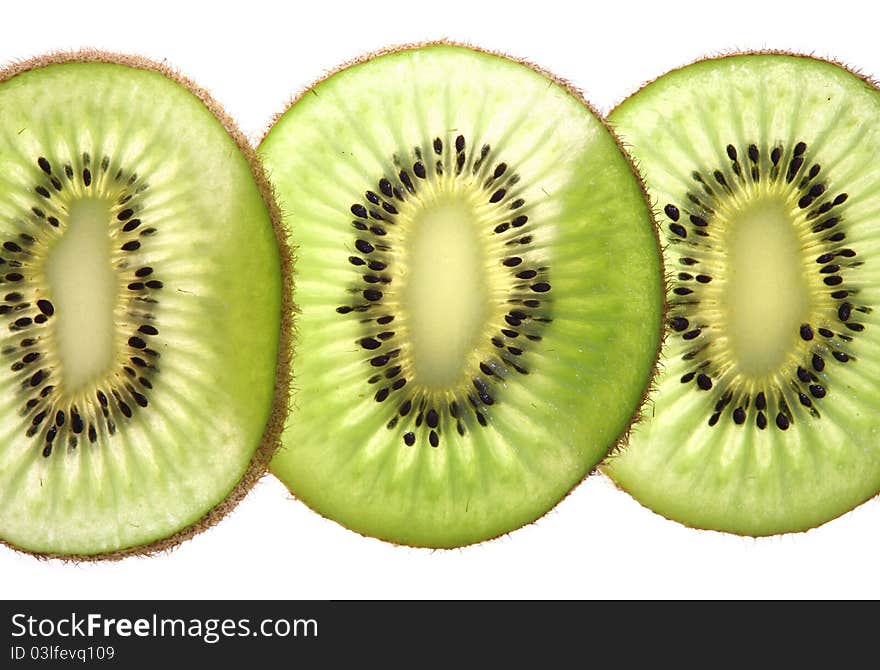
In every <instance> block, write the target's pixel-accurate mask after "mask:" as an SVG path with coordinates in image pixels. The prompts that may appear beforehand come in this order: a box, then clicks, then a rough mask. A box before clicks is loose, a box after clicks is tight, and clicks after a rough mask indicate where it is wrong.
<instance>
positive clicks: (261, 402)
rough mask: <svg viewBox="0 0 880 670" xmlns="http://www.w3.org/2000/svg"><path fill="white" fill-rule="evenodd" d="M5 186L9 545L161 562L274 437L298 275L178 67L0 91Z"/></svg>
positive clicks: (3, 409) (2, 321) (246, 166)
mask: <svg viewBox="0 0 880 670" xmlns="http://www.w3.org/2000/svg"><path fill="white" fill-rule="evenodd" d="M0 175H2V177H0V245H2V251H0V433H2V436H0V539H2V541H4V542H5V543H7V544H9V545H12V546H13V547H16V548H18V549H22V550H25V551H29V552H33V553H39V554H50V555H60V556H75V557H94V556H102V557H110V558H118V557H120V556H124V555H126V554H128V553H134V552H137V553H143V552H149V551H153V550H157V549H164V548H167V547H170V546H172V545H174V544H175V543H177V542H179V541H181V540H183V539H185V538H187V537H189V536H190V535H192V534H193V533H195V532H196V531H198V530H201V529H202V528H205V527H207V526H208V525H210V524H212V523H213V522H215V521H216V520H217V519H219V518H220V517H221V516H222V515H223V514H224V513H225V512H226V511H227V510H228V509H230V508H231V506H232V505H233V504H234V503H235V502H237V501H238V500H239V499H240V498H241V497H242V496H243V495H244V493H245V492H246V491H247V489H248V488H249V487H250V486H251V485H252V484H253V483H254V481H255V479H256V478H257V477H258V476H259V474H260V473H261V472H263V471H264V470H265V466H266V464H267V463H268V460H269V458H270V456H271V453H272V452H273V450H274V446H275V445H276V444H277V436H278V434H279V432H280V426H281V425H282V423H283V419H282V414H283V410H284V409H285V406H286V375H285V372H286V360H287V353H286V352H287V349H288V346H287V342H286V338H287V333H289V328H288V327H287V326H286V322H287V319H286V317H285V318H284V319H282V314H283V313H285V312H289V311H290V306H289V304H288V305H286V306H285V307H286V309H284V310H283V309H282V303H283V302H284V301H285V300H286V298H285V294H284V292H283V290H282V286H283V277H289V271H288V268H287V258H286V255H285V252H284V251H283V249H284V247H283V245H282V246H281V247H280V249H281V250H279V244H278V241H277V238H276V234H275V226H274V222H275V220H276V219H277V217H276V216H275V206H274V205H273V204H272V200H271V197H270V194H269V193H270V192H269V190H268V187H267V184H266V182H265V180H264V178H263V176H262V173H261V172H260V169H259V168H258V165H257V162H256V161H255V155H254V153H253V151H252V150H251V149H249V148H248V146H247V143H246V141H245V140H244V138H243V137H242V135H241V134H240V133H239V132H238V131H237V130H236V129H235V127H234V126H233V124H232V122H231V121H230V119H229V118H228V117H227V116H226V115H225V114H224V113H223V112H222V111H221V110H220V108H219V107H218V105H217V104H216V103H215V102H214V101H213V100H212V99H211V98H210V97H208V95H207V94H206V93H205V92H204V91H203V90H201V89H199V88H197V87H196V86H194V85H193V84H192V83H191V82H189V81H187V80H185V79H183V78H182V77H180V76H178V75H176V74H175V73H174V72H171V71H170V70H169V69H168V68H166V67H164V66H162V65H158V64H155V63H151V62H148V61H146V60H143V59H140V58H133V57H127V56H120V55H117V54H110V53H101V52H78V53H62V54H55V55H52V56H48V57H42V58H37V59H35V60H31V61H27V62H24V63H20V64H16V65H14V66H13V67H11V68H9V69H7V70H4V71H3V72H2V73H0ZM279 333H281V335H280V337H281V339H282V342H281V344H279ZM276 379H277V380H279V384H278V387H279V396H278V398H277V399H274V391H275V387H276Z"/></svg>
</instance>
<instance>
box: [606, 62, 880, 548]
mask: <svg viewBox="0 0 880 670" xmlns="http://www.w3.org/2000/svg"><path fill="white" fill-rule="evenodd" d="M610 119H611V121H612V123H613V124H614V125H616V127H617V128H618V129H619V131H620V132H621V134H622V135H623V136H624V137H625V139H626V141H627V142H629V143H630V144H631V146H632V151H633V153H634V155H635V156H636V158H637V159H638V160H639V162H640V164H641V165H642V167H643V168H644V171H645V174H646V175H647V179H648V186H649V190H650V192H651V195H652V196H653V197H654V198H656V200H657V202H658V204H659V206H660V207H661V208H662V210H663V212H662V216H661V226H662V229H663V232H664V236H665V238H666V240H667V242H668V246H667V248H666V262H667V267H668V268H669V270H670V271H671V273H672V284H671V294H670V296H669V313H668V326H669V337H668V339H667V342H666V346H665V349H664V356H663V358H664V366H663V372H662V374H661V376H660V378H659V381H658V386H659V390H658V393H657V395H656V397H655V399H654V403H653V408H652V416H651V419H650V421H648V422H647V423H644V424H640V425H639V427H638V429H637V430H636V431H634V434H633V437H632V440H631V442H630V445H629V447H628V449H627V450H626V451H625V452H624V453H623V454H621V455H619V456H618V457H616V458H615V459H614V460H612V461H611V463H610V464H609V466H608V468H607V472H608V473H609V474H610V475H611V477H612V478H613V479H614V480H615V481H616V482H617V483H618V484H619V485H620V486H621V487H623V488H624V489H625V490H627V491H629V492H630V493H631V494H632V495H633V496H634V497H635V498H636V499H637V500H639V501H640V502H642V503H643V504H645V505H647V506H648V507H650V508H651V509H654V510H655V511H657V512H659V513H661V514H663V515H664V516H667V517H669V518H672V519H675V520H678V521H681V522H682V523H685V524H687V525H690V526H695V527H700V528H711V529H718V530H725V531H731V532H735V533H740V534H747V535H766V534H772V533H780V532H788V531H799V530H805V529H808V528H811V527H813V526H816V525H818V524H821V523H823V522H824V521H827V520H829V519H831V518H833V517H836V516H838V515H840V514H842V513H844V512H846V511H847V510H850V509H852V508H853V507H854V506H856V505H857V504H859V503H860V502H862V501H864V500H866V499H867V498H869V497H871V496H873V495H874V494H875V493H876V492H877V491H878V490H880V449H878V446H877V434H878V431H880V412H878V409H880V347H878V338H880V328H878V325H880V324H878V321H877V312H876V307H877V303H878V299H880V270H878V267H880V266H878V263H877V262H876V260H874V254H876V253H878V252H880V226H878V223H880V174H878V172H877V169H876V157H877V155H878V152H880V93H878V91H877V90H876V89H875V88H874V87H873V86H872V85H871V84H870V83H869V82H867V81H865V80H864V79H862V78H860V77H858V76H856V75H854V74H852V73H851V72H849V71H847V70H846V69H844V68H842V67H840V66H837V65H835V64H832V63H828V62H825V61H820V60H816V59H813V58H807V57H799V56H792V55H783V54H745V55H737V56H731V57H727V58H720V59H714V60H707V61H703V62H699V63H696V64H694V65H691V66H688V67H686V68H683V69H681V70H677V71H674V72H672V73H670V74H668V75H665V76H663V77H661V78H660V79H658V80H657V81H655V82H654V83H652V84H649V85H648V86H647V87H645V88H644V89H643V90H642V91H640V92H639V93H637V94H635V95H634V96H632V97H631V98H630V99H628V100H627V101H625V102H624V103H623V104H622V105H621V106H620V107H619V108H618V109H616V110H615V111H614V112H613V113H612V114H611V116H610Z"/></svg>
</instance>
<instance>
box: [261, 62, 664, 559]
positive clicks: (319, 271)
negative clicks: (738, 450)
mask: <svg viewBox="0 0 880 670" xmlns="http://www.w3.org/2000/svg"><path fill="white" fill-rule="evenodd" d="M260 152H261V153H262V155H263V156H264V158H265V162H266V165H267V167H268V171H269V174H270V177H271V178H272V180H273V182H274V184H275V186H276V192H277V194H278V197H279V200H280V204H281V207H282V210H283V211H285V212H287V213H288V214H287V219H286V223H287V224H288V225H289V227H290V230H291V234H292V240H293V242H294V244H295V245H296V247H297V250H298V251H297V263H298V268H299V272H298V280H297V288H296V302H297V304H298V306H299V308H300V310H301V312H300V314H299V316H298V324H297V333H298V335H297V345H296V351H295V353H294V363H293V365H294V367H295V369H296V387H297V393H296V399H295V402H294V407H293V410H292V413H291V416H290V419H289V422H288V425H287V428H286V432H285V435H284V439H283V445H284V446H283V447H282V450H281V451H280V452H279V455H278V457H277V458H276V459H275V460H274V461H273V466H272V470H273V472H274V473H275V474H276V475H278V476H279V477H280V478H281V479H282V480H283V481H284V482H285V483H286V484H287V485H288V486H289V487H290V488H291V490H292V491H293V492H294V494H295V495H296V496H297V497H299V498H300V499H302V500H304V501H305V502H306V504H308V505H309V506H311V507H313V508H314V509H316V510H318V511H319V512H320V513H321V514H324V515H325V516H328V517H330V518H332V519H335V520H337V521H338V522H340V523H342V524H343V525H345V526H347V527H349V528H352V529H354V530H357V531H359V532H361V533H364V534H368V535H373V536H376V537H379V538H382V539H385V540H389V541H393V542H397V543H403V544H409V545H423V546H434V547H449V546H458V545H464V544H468V543H473V542H478V541H480V540H484V539H487V538H491V537H494V536H497V535H499V534H502V533H505V532H508V531H510V530H513V529H515V528H517V527H519V526H521V525H522V524H524V523H527V522H530V521H533V520H534V519H536V518H538V517H540V516H541V515H543V514H544V513H545V512H546V511H547V510H548V509H550V508H551V507H552V506H553V505H555V504H556V503H557V502H558V501H559V500H560V499H561V498H562V497H563V496H564V495H565V494H566V493H567V492H568V491H569V490H570V489H571V488H572V487H573V486H574V485H575V484H577V483H578V482H579V481H580V480H581V479H582V478H583V477H584V476H585V475H586V474H587V473H589V472H590V471H591V470H592V469H593V467H594V466H595V464H596V463H597V462H598V461H599V460H600V459H601V458H602V457H603V456H604V455H605V454H606V452H607V451H608V449H609V448H610V447H611V446H612V445H613V444H614V443H615V442H616V440H617V439H618V438H619V436H620V435H621V433H623V432H624V431H625V430H626V429H627V427H628V426H629V422H630V419H631V417H632V416H633V414H634V412H635V410H636V408H637V407H638V405H639V404H640V402H641V400H642V398H643V395H644V393H645V389H646V386H647V384H648V380H649V378H650V376H651V373H652V370H653V365H654V361H655V357H656V350H657V346H658V340H659V334H660V330H661V327H660V320H661V316H660V314H661V305H662V288H661V284H662V272H661V268H660V254H659V250H658V243H657V238H656V233H655V230H654V228H653V224H652V220H651V216H650V212H649V210H648V208H647V205H646V203H645V199H644V197H643V193H642V190H641V186H640V183H639V181H638V179H637V178H636V177H635V176H634V173H633V170H632V168H631V166H630V164H629V162H628V160H627V159H626V157H625V156H624V155H623V154H622V152H621V151H620V150H619V148H618V146H617V144H616V142H615V140H614V138H613V137H612V136H611V134H610V133H609V132H608V131H607V129H606V128H605V127H604V126H603V124H602V123H601V122H600V121H599V120H598V119H597V118H596V117H595V116H594V115H593V114H592V113H591V111H590V109H589V108H588V107H587V106H586V105H585V103H584V102H583V101H582V100H581V99H580V98H578V97H577V96H576V95H574V94H573V93H572V92H570V91H569V90H567V89H566V88H565V87H564V86H563V85H561V84H559V83H558V82H556V81H554V80H552V79H551V78H549V77H547V76H546V75H544V74H543V73H540V72H537V71H535V70H534V69H532V68H530V67H527V66H525V65H523V64H520V63H517V62H514V61H511V60H509V59H506V58H503V57H499V56H496V55H492V54H487V53H483V52H479V51H476V50H473V49H470V48H464V47H459V46H452V45H430V46H425V47H420V48H412V49H404V50H400V51H396V52H389V53H386V54H384V55H381V56H378V57H374V58H372V59H370V60H367V61H365V62H361V63H359V64H356V65H354V66H352V67H349V68H347V69H344V70H342V71H339V72H337V73H336V74H334V75H332V76H331V77H329V78H328V79H326V80H324V81H322V82H320V83H318V84H317V85H316V86H315V87H314V88H312V89H311V90H309V91H308V92H307V93H306V94H304V95H303V96H302V97H301V98H300V100H299V101H297V102H295V103H294V104H293V105H292V107H290V109H289V110H288V111H287V112H286V113H285V114H284V115H282V116H281V117H280V118H279V120H278V121H277V123H276V124H275V126H274V127H273V128H272V130H271V131H270V132H269V133H268V135H267V137H266V138H265V140H264V141H263V143H262V145H261V147H260Z"/></svg>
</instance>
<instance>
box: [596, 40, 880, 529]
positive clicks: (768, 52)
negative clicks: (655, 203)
mask: <svg viewBox="0 0 880 670" xmlns="http://www.w3.org/2000/svg"><path fill="white" fill-rule="evenodd" d="M736 56H790V57H793V58H803V59H806V60H811V61H817V62H820V63H830V64H832V65H836V66H837V67H839V68H841V69H843V70H846V71H847V72H849V73H850V74H851V75H853V76H855V77H858V78H859V79H861V80H862V81H863V82H864V83H865V84H866V85H867V86H869V87H870V88H872V89H874V90H875V91H878V92H880V81H878V80H877V79H875V78H873V77H871V76H870V75H867V74H865V73H864V72H862V71H861V70H858V69H857V68H855V67H852V66H850V65H847V64H846V63H843V62H842V61H839V60H836V59H834V58H830V57H824V56H823V57H819V56H816V55H814V54H805V53H799V52H795V51H787V50H785V49H755V50H744V51H741V50H737V49H734V50H731V51H720V52H717V53H713V54H710V55H708V56H702V57H700V58H695V59H693V60H691V61H689V62H687V63H685V64H684V65H679V66H678V67H674V68H672V69H671V70H667V71H666V72H664V73H662V74H660V75H658V76H656V77H654V78H653V79H649V80H647V81H645V82H644V83H642V85H641V86H639V88H637V89H636V90H635V91H633V92H632V93H630V94H629V95H627V96H626V97H625V98H623V99H622V100H620V101H619V102H618V103H617V104H616V105H614V107H612V108H611V110H610V111H609V112H608V115H609V116H610V115H611V114H613V113H614V112H615V111H616V110H617V109H618V107H620V106H621V105H622V104H623V103H624V102H626V101H627V100H629V99H630V98H631V97H633V96H634V95H636V93H639V92H641V91H642V90H643V89H644V88H646V87H648V86H650V85H651V84H653V83H654V82H655V81H657V80H658V79H660V78H661V77H665V76H666V75H667V74H670V73H672V72H678V71H679V70H683V69H685V68H687V67H690V66H691V65H696V64H697V63H702V62H704V61H715V60H725V59H727V58H734V57H736ZM609 125H610V127H611V128H612V129H613V128H614V125H613V123H611V124H609ZM614 132H615V133H616V131H614ZM615 136H616V135H615ZM621 143H622V145H623V146H627V142H626V138H625V137H623V138H622V139H621ZM632 160H633V162H635V159H634V158H633V159H632ZM644 184H645V182H644V181H643V182H642V185H643V186H644ZM654 214H655V216H656V217H659V216H660V212H659V209H655V210H654ZM661 244H662V243H661ZM667 246H668V245H663V251H664V253H665V251H666V248H667ZM664 263H665V260H664ZM671 282H672V273H667V274H666V289H667V293H668V289H669V288H670V286H671ZM666 300H668V298H666V299H664V303H666ZM663 313H664V320H663V323H664V324H665V323H666V319H665V315H666V307H665V306H664V312H663ZM666 336H667V332H666V329H665V327H664V333H663V339H664V341H665V338H666ZM662 365H663V363H662V362H661V361H659V359H658V362H657V368H656V370H655V377H654V379H656V375H657V373H658V372H659V370H660V367H661V366H662ZM653 382H654V380H652V386H653ZM652 390H655V389H653V388H652ZM639 420H640V419H636V421H639ZM623 447H624V448H625V444H624V445H623ZM617 451H618V449H614V450H612V452H611V453H609V457H611V456H613V455H614V454H616V453H617ZM606 460H607V459H606ZM601 465H602V464H600V468H601ZM601 474H602V475H603V476H604V477H605V479H606V480H607V481H609V482H610V483H611V485H612V486H614V488H616V489H617V490H618V491H621V492H622V493H626V494H627V495H628V496H629V497H630V498H632V499H633V500H635V501H636V502H637V503H638V504H639V505H640V506H641V507H642V508H643V509H645V510H647V511H648V512H651V513H652V514H653V515H655V516H657V517H660V518H661V519H664V520H666V521H672V522H674V523H676V524H678V525H680V526H684V527H686V528H690V529H692V530H696V531H701V532H712V533H721V534H724V535H737V536H740V537H755V538H757V537H778V536H780V535H796V534H803V533H806V532H808V531H811V530H813V529H815V528H818V527H819V526H824V525H825V524H827V523H829V522H831V521H834V520H835V519H839V518H841V517H844V516H846V515H847V514H849V513H850V512H853V511H855V509H856V508H858V507H861V506H862V505H864V504H865V503H866V502H868V501H869V500H875V499H877V498H880V492H878V493H877V494H875V495H873V496H868V497H867V498H865V499H864V500H862V501H860V502H859V503H858V504H856V505H855V506H854V507H853V508H852V509H850V510H847V511H845V512H842V513H840V514H838V515H837V516H834V517H831V518H830V519H827V520H825V521H823V522H822V523H820V524H817V525H815V526H809V527H806V528H801V529H798V530H791V531H786V532H784V533H767V534H765V535H748V534H744V533H736V532H734V531H728V530H715V529H712V528H695V527H694V526H689V525H688V524H686V523H682V522H681V521H679V520H678V519H670V518H669V517H667V516H664V515H663V514H661V513H660V512H657V511H656V510H653V509H651V508H650V507H647V506H646V505H643V504H642V503H641V502H640V501H639V500H638V499H637V498H636V497H635V496H633V495H632V493H630V492H629V491H628V490H627V489H626V488H624V487H623V486H621V485H620V484H619V483H617V482H616V481H614V480H613V479H611V477H609V476H608V475H606V474H605V473H604V472H602V473H601Z"/></svg>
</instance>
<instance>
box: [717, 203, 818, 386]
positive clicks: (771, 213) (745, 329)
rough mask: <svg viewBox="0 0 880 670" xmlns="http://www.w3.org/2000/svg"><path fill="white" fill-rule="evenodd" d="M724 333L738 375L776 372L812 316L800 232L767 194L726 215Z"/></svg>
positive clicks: (786, 207) (757, 376) (789, 215)
mask: <svg viewBox="0 0 880 670" xmlns="http://www.w3.org/2000/svg"><path fill="white" fill-rule="evenodd" d="M726 230H727V233H726V235H727V238H728V239H727V242H728V243H727V245H726V248H727V249H728V251H729V254H728V257H727V258H726V260H725V265H726V272H725V273H724V274H725V275H726V279H727V281H726V283H725V285H724V288H723V290H722V292H721V302H722V305H721V307H722V312H723V313H724V314H726V324H725V326H726V327H725V329H724V330H725V332H726V334H727V337H728V340H729V346H730V350H731V353H732V357H733V360H734V362H735V364H736V366H737V370H738V371H739V372H740V374H742V375H744V376H745V377H747V378H752V379H757V378H760V377H763V376H766V375H768V374H772V373H773V372H774V371H775V370H777V369H778V368H779V367H780V366H781V365H782V364H783V363H784V362H785V359H786V356H787V353H788V352H790V351H793V350H794V349H795V346H794V345H795V343H796V341H797V333H798V327H799V326H800V324H801V323H804V322H805V321H806V320H807V316H808V315H809V314H810V310H811V301H810V289H809V285H808V283H807V280H806V272H805V268H804V261H803V257H804V254H803V252H802V250H801V242H800V236H799V235H798V233H797V230H796V228H795V225H794V221H793V218H792V215H791V213H790V212H789V211H788V206H787V205H786V204H785V203H784V202H783V201H782V200H781V199H780V198H778V197H774V196H773V195H770V194H767V195H763V196H759V197H757V198H755V199H750V200H749V201H748V203H746V204H744V205H743V206H742V207H741V208H739V209H737V210H734V211H731V212H729V213H728V214H727V226H726Z"/></svg>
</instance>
